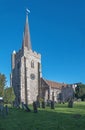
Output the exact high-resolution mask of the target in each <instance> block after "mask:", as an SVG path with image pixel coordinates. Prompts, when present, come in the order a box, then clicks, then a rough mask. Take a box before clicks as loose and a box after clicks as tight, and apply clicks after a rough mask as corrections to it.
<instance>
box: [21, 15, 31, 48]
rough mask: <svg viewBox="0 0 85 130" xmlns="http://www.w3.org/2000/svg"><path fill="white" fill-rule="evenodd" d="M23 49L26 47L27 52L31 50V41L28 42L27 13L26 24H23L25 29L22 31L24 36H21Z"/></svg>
mask: <svg viewBox="0 0 85 130" xmlns="http://www.w3.org/2000/svg"><path fill="white" fill-rule="evenodd" d="M23 47H27V48H28V50H30V49H32V47H31V41H30V30H29V22H28V13H27V14H26V23H25V29H24V34H23Z"/></svg>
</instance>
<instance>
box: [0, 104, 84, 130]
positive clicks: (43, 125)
mask: <svg viewBox="0 0 85 130" xmlns="http://www.w3.org/2000/svg"><path fill="white" fill-rule="evenodd" d="M29 108H30V109H31V112H27V111H25V110H23V109H21V108H12V107H9V111H8V114H7V115H5V114H4V115H1V114H0V130H85V102H75V103H74V105H73V108H68V104H67V103H65V104H56V105H55V109H51V108H50V107H45V108H38V112H37V113H34V111H33V107H32V106H29Z"/></svg>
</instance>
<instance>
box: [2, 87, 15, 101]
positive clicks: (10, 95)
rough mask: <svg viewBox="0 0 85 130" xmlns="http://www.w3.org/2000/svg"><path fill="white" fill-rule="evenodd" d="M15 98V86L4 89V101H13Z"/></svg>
mask: <svg viewBox="0 0 85 130" xmlns="http://www.w3.org/2000/svg"><path fill="white" fill-rule="evenodd" d="M14 99H15V95H14V91H13V87H9V88H5V90H4V102H5V103H12V102H13V101H14Z"/></svg>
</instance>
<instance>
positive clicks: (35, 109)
mask: <svg viewBox="0 0 85 130" xmlns="http://www.w3.org/2000/svg"><path fill="white" fill-rule="evenodd" d="M33 110H34V113H37V112H38V110H37V104H36V102H33Z"/></svg>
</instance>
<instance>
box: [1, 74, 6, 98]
mask: <svg viewBox="0 0 85 130" xmlns="http://www.w3.org/2000/svg"><path fill="white" fill-rule="evenodd" d="M5 85H6V77H5V75H4V74H1V73H0V97H3V96H4V88H5Z"/></svg>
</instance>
